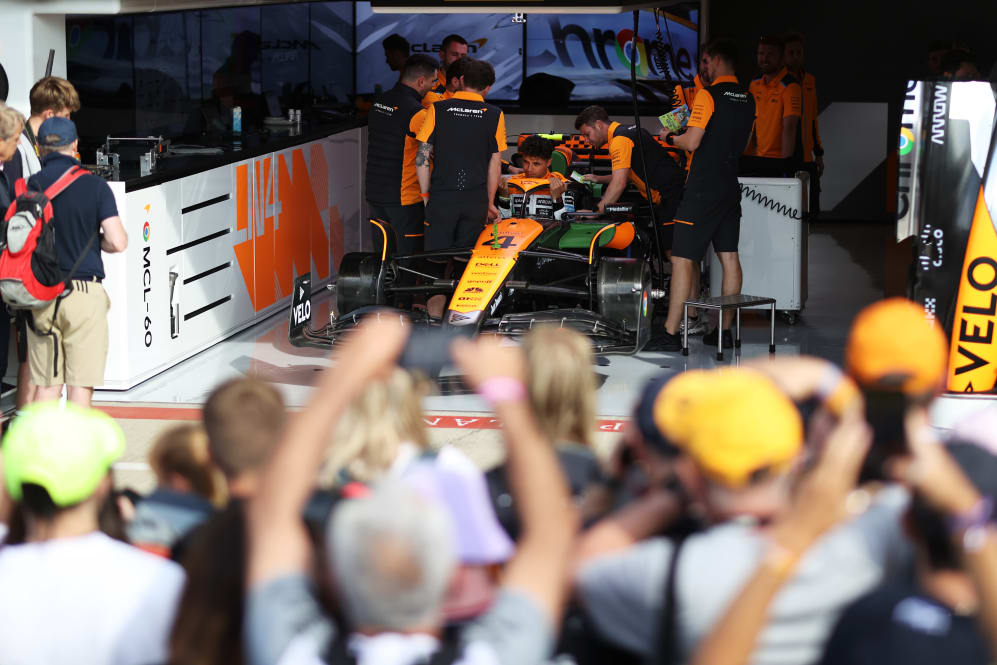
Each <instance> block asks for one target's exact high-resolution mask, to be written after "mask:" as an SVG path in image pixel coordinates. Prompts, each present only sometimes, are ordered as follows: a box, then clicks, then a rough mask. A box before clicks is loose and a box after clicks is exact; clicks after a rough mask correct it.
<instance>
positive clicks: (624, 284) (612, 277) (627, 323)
mask: <svg viewBox="0 0 997 665" xmlns="http://www.w3.org/2000/svg"><path fill="white" fill-rule="evenodd" d="M596 280H597V281H596V301H597V303H598V306H599V313H600V314H602V315H603V316H605V317H606V318H607V319H610V320H612V321H615V322H617V323H618V324H620V326H622V327H623V328H624V329H625V330H627V331H629V332H633V333H636V332H643V331H648V330H650V326H651V316H652V315H653V314H654V311H653V309H654V308H653V304H652V302H651V269H650V268H649V267H648V265H647V262H646V261H642V260H639V259H627V258H604V259H602V261H601V262H600V263H599V272H598V275H597V277H596Z"/></svg>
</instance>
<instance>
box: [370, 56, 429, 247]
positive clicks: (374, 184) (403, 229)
mask: <svg viewBox="0 0 997 665" xmlns="http://www.w3.org/2000/svg"><path fill="white" fill-rule="evenodd" d="M435 83H436V62H435V61H434V60H433V59H432V58H430V57H429V56H427V55H422V54H416V55H412V56H409V57H408V59H406V60H405V65H404V66H403V67H402V74H401V77H400V79H399V81H398V83H396V84H395V86H394V87H393V88H391V90H388V91H387V92H385V93H383V94H382V95H380V96H379V97H378V98H377V99H376V100H375V101H374V104H373V105H372V106H371V109H370V114H369V117H368V120H367V136H368V140H367V203H368V204H369V206H370V216H371V217H374V218H376V219H381V220H384V221H386V222H388V223H389V224H391V226H392V228H393V229H394V230H395V234H396V236H397V237H398V251H399V252H400V253H402V254H412V253H415V252H419V251H422V236H423V232H424V228H425V226H424V224H425V221H426V212H425V208H424V206H423V203H422V196H421V195H420V192H421V190H420V189H419V178H418V176H417V175H416V172H415V155H416V151H417V149H418V147H419V143H418V142H417V141H416V140H415V133H416V132H417V131H419V128H420V127H422V123H423V121H424V120H425V117H426V110H425V109H423V108H422V104H421V103H420V100H421V99H422V97H423V95H424V94H425V93H426V91H427V90H429V88H431V87H432V86H433V85H435Z"/></svg>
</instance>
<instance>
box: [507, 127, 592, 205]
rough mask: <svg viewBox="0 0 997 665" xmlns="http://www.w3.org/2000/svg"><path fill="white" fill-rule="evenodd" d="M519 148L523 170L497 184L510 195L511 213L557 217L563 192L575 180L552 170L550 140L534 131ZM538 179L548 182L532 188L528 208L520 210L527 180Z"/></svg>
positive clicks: (527, 186) (552, 146)
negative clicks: (538, 188) (532, 193)
mask: <svg viewBox="0 0 997 665" xmlns="http://www.w3.org/2000/svg"><path fill="white" fill-rule="evenodd" d="M518 152H519V154H520V155H521V156H522V158H523V162H522V164H523V172H522V173H519V174H516V175H514V176H512V177H510V178H508V179H503V181H502V182H501V183H500V184H499V194H501V195H502V196H508V197H509V199H510V208H511V209H512V216H513V217H517V216H520V215H524V216H527V217H531V218H543V219H554V218H555V217H559V215H558V213H559V212H560V211H561V210H563V209H564V204H565V194H566V193H567V192H568V188H569V186H571V185H574V184H575V183H573V182H572V181H571V180H568V179H567V178H565V177H564V176H563V175H561V174H560V173H551V170H550V161H551V154H552V153H553V152H554V143H553V141H550V140H548V139H544V138H540V137H539V136H537V135H536V134H534V135H533V136H529V137H527V138H526V139H525V140H524V141H523V143H522V144H521V145H520V146H519V150H518ZM537 180H546V181H547V183H548V186H547V187H543V188H541V189H540V190H533V191H535V192H536V196H535V197H531V199H530V201H529V203H530V205H529V206H527V210H523V203H524V199H525V197H526V194H525V192H526V190H527V188H529V187H530V181H533V182H536V181H537ZM569 196H570V195H569Z"/></svg>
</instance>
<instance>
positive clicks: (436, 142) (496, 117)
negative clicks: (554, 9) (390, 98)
mask: <svg viewBox="0 0 997 665" xmlns="http://www.w3.org/2000/svg"><path fill="white" fill-rule="evenodd" d="M462 69H463V72H462V74H461V77H460V87H461V90H460V91H458V92H456V93H454V96H453V97H452V98H450V99H447V100H443V101H439V102H435V103H433V105H432V106H430V107H429V110H428V112H427V113H426V120H425V122H423V124H422V128H421V129H420V130H419V133H418V134H417V135H416V140H417V141H419V142H420V143H419V151H418V153H417V155H416V158H415V168H416V173H417V174H418V176H419V186H420V187H421V189H422V196H423V198H425V199H426V200H427V207H426V219H427V221H426V237H425V246H426V251H432V250H445V249H450V248H453V247H471V246H473V245H474V242H475V240H477V237H478V233H479V232H480V231H481V228H482V226H484V225H485V223H486V222H487V221H488V220H491V219H498V218H499V217H500V215H499V211H498V208H497V207H495V205H494V203H493V201H494V199H495V192H496V191H498V184H499V179H500V177H501V172H502V160H501V151H502V150H504V149H505V148H506V136H505V115H503V113H502V110H501V109H499V108H498V107H497V106H493V105H491V104H488V103H486V102H485V99H484V98H485V95H487V94H488V91H489V90H490V89H491V87H492V84H493V83H495V70H494V69H492V66H491V65H490V64H488V63H487V62H484V61H483V60H474V59H471V58H466V59H465V61H464V63H463V68H462ZM431 160H432V163H433V167H432V174H430V161H431ZM430 194H432V196H430ZM445 301H446V299H445V298H444V297H443V296H433V297H432V298H430V300H429V303H427V305H428V309H429V312H430V314H432V315H434V316H438V315H442V314H443V310H442V307H443V305H444V304H445Z"/></svg>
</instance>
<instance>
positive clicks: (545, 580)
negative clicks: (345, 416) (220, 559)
mask: <svg viewBox="0 0 997 665" xmlns="http://www.w3.org/2000/svg"><path fill="white" fill-rule="evenodd" d="M407 334H408V333H407V331H406V330H405V329H404V328H402V327H400V326H399V324H398V323H397V322H391V321H371V322H367V323H364V324H363V325H362V326H361V328H360V329H359V330H358V331H357V334H355V335H353V336H352V337H351V338H350V340H348V341H347V342H346V343H345V344H344V345H343V347H342V348H341V349H340V352H339V353H338V354H337V357H336V363H335V365H334V367H333V369H331V370H329V371H327V372H325V374H324V375H323V376H322V377H321V378H320V379H319V383H318V386H317V387H316V390H315V393H314V395H313V398H312V400H311V402H310V404H309V405H308V406H307V407H306V408H305V410H304V411H302V412H301V413H299V414H298V415H297V416H296V417H295V418H294V419H293V420H292V421H291V422H290V424H289V427H288V428H287V430H286V431H285V434H284V436H283V438H282V441H281V443H280V444H279V445H278V447H277V450H276V452H275V454H274V456H273V457H272V458H271V459H270V462H269V464H268V466H267V468H266V470H265V472H264V474H263V477H262V480H261V485H260V489H259V493H258V494H257V495H256V496H255V497H254V498H253V499H251V500H250V505H249V538H248V543H249V574H248V579H247V584H248V592H247V593H248V600H247V604H248V608H247V614H246V646H247V654H248V659H249V662H251V663H253V664H254V665H271V664H276V663H292V662H293V663H316V664H318V663H321V662H357V663H375V662H376V663H378V664H379V665H393V664H398V665H407V664H408V663H412V662H415V661H417V660H428V659H432V661H433V662H456V661H458V660H459V661H460V662H461V663H463V664H465V665H471V664H473V663H482V664H484V663H489V664H494V663H508V664H510V665H511V664H513V663H515V664H516V665H533V664H534V663H541V662H544V661H545V660H546V659H547V658H548V657H549V655H550V653H551V651H552V648H553V643H554V637H555V627H556V626H557V625H558V624H559V623H560V618H561V613H562V611H563V606H564V602H565V596H566V592H567V588H566V587H567V585H566V583H565V582H566V576H567V572H568V571H567V563H568V556H569V553H570V551H571V549H572V546H573V542H574V535H575V531H576V522H577V518H576V515H575V510H574V508H573V507H572V504H571V499H570V495H569V493H568V490H567V485H566V483H565V481H564V479H563V476H562V474H561V472H560V469H559V468H558V463H557V459H556V457H555V455H554V453H553V448H552V446H551V445H550V443H549V442H548V441H546V440H545V438H544V436H543V434H542V433H541V431H540V429H539V428H538V426H537V424H536V420H535V418H534V416H533V413H532V410H531V409H530V406H529V403H528V401H527V397H526V387H525V374H526V372H525V369H524V366H525V362H524V360H523V357H522V353H521V351H519V350H518V349H516V348H512V347H502V346H501V345H500V344H499V343H498V342H497V341H494V340H488V339H483V340H477V341H469V340H458V341H457V342H455V343H454V345H453V349H452V351H453V356H454V359H455V360H456V361H457V364H458V365H459V366H460V368H461V369H462V370H463V372H464V374H465V376H466V377H467V379H468V381H469V383H470V384H471V385H472V386H474V387H475V388H476V389H477V390H478V392H479V393H481V394H482V395H483V396H484V397H485V398H486V399H487V400H489V401H490V402H491V403H492V404H493V406H494V408H495V411H496V414H497V415H498V417H499V418H500V419H501V420H502V423H503V425H504V429H503V433H504V438H505V441H506V447H507V453H508V459H509V462H508V464H509V476H510V482H511V485H512V487H513V490H514V492H515V494H516V500H517V505H518V507H519V510H520V519H521V521H522V524H523V537H522V538H521V539H520V542H519V547H518V549H517V551H516V554H515V555H514V556H513V558H512V559H511V560H510V561H509V563H508V564H507V565H506V567H505V570H504V575H503V584H502V587H501V589H500V591H499V592H498V594H497V597H496V599H495V602H494V603H493V605H492V606H491V608H490V609H489V610H488V611H487V612H486V613H485V614H484V615H482V616H481V617H479V618H477V619H476V620H475V621H473V622H471V623H469V624H467V625H466V626H464V627H463V628H462V630H461V631H460V635H459V638H458V640H457V642H456V643H447V642H444V641H443V640H442V628H443V616H442V614H443V602H444V597H445V594H446V590H447V587H448V585H449V583H450V580H451V576H452V574H453V572H454V570H455V564H456V556H455V552H454V546H453V538H454V537H455V536H454V534H453V531H452V529H453V525H452V520H451V518H450V515H449V511H448V510H447V509H445V508H444V507H443V506H442V505H441V504H440V503H438V502H437V500H436V499H435V498H434V497H433V496H432V495H431V494H430V493H427V492H425V491H421V490H417V489H415V488H414V487H413V485H409V484H405V483H404V481H387V482H385V483H382V484H380V485H378V486H375V488H374V490H373V493H372V495H371V496H369V497H367V498H360V499H352V500H347V501H345V502H344V503H342V504H340V506H339V507H338V508H337V509H336V511H335V512H334V514H333V516H332V520H331V526H330V528H329V529H328V531H327V532H326V548H325V549H326V551H327V552H328V554H327V555H326V556H328V557H329V561H328V564H329V566H330V568H331V570H332V572H333V577H334V579H335V585H336V589H335V591H336V597H337V598H338V600H339V603H340V605H341V609H342V614H343V616H344V618H345V625H343V624H340V623H338V622H336V621H335V620H334V619H332V618H331V617H330V616H328V615H326V614H325V613H324V612H323V610H322V607H321V605H320V604H319V602H318V601H317V599H316V596H315V594H314V592H313V584H312V581H311V579H310V577H309V571H310V570H311V567H312V560H313V556H314V553H313V551H312V548H311V547H310V545H309V540H308V537H307V535H306V531H305V527H304V525H303V523H302V520H301V511H302V509H303V508H304V506H305V504H306V502H307V500H308V496H309V494H310V492H311V484H310V483H307V482H302V479H305V478H309V477H313V476H314V475H315V474H316V473H317V470H318V468H319V466H320V464H321V463H322V459H323V457H324V456H325V447H326V443H327V440H328V432H329V431H330V429H332V427H333V426H334V425H335V424H336V422H337V420H338V419H339V418H340V416H341V415H342V413H343V412H344V410H345V409H346V408H347V406H348V405H349V403H350V402H351V401H352V400H353V399H354V397H355V396H356V395H357V394H359V393H360V392H362V391H363V390H364V388H365V387H366V385H367V384H368V383H369V382H370V381H372V380H374V379H375V378H376V377H380V376H385V375H386V374H388V373H389V372H390V371H392V369H393V368H394V366H395V363H396V361H397V358H398V356H399V354H400V353H401V351H402V348H403V346H404V344H405V340H406V338H407ZM399 482H401V483H402V484H401V485H399V484H398V483H399ZM437 490H438V491H439V492H440V493H442V492H444V491H445V490H446V488H444V487H438V488H437ZM337 654H338V655H337Z"/></svg>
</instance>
